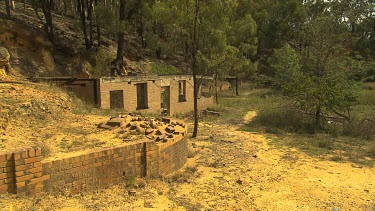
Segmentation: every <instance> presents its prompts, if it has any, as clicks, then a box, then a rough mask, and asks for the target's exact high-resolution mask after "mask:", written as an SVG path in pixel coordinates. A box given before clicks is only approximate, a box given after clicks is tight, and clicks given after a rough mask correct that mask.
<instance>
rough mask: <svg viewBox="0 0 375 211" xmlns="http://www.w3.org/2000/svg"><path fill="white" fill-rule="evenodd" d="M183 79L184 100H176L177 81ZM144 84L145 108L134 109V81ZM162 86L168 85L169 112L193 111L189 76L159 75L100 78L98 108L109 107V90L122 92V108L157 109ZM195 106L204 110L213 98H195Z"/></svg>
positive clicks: (159, 107) (192, 92) (177, 96)
mask: <svg viewBox="0 0 375 211" xmlns="http://www.w3.org/2000/svg"><path fill="white" fill-rule="evenodd" d="M180 81H185V83H186V86H185V93H186V95H185V100H183V101H181V100H180V99H179V92H180V89H179V82H180ZM138 83H147V99H148V108H147V109H141V110H139V109H137V88H136V86H137V84H138ZM162 87H169V90H170V92H169V103H170V105H169V109H170V111H169V114H170V115H175V114H179V113H186V112H190V111H193V106H194V104H193V103H194V85H193V79H192V77H191V76H159V77H154V78H153V77H139V78H136V77H129V78H126V77H124V78H101V79H100V81H99V90H100V91H99V96H100V100H99V101H100V102H99V107H101V108H103V109H109V108H111V104H110V91H118V90H121V91H122V92H123V96H124V98H123V101H124V103H123V105H124V109H125V110H126V111H129V112H132V111H139V112H141V113H160V112H161V92H162ZM198 105H199V109H206V108H207V107H209V106H212V105H213V97H209V98H205V97H201V98H200V99H198Z"/></svg>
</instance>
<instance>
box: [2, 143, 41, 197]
mask: <svg viewBox="0 0 375 211" xmlns="http://www.w3.org/2000/svg"><path fill="white" fill-rule="evenodd" d="M0 161H1V162H0V166H1V171H0V172H2V173H0V193H5V192H8V193H17V194H19V195H33V194H36V193H40V192H41V191H42V186H43V183H42V182H43V180H44V179H45V178H46V177H44V176H43V174H42V163H41V161H42V154H41V149H40V148H26V149H20V150H17V151H15V152H5V153H1V154H0Z"/></svg>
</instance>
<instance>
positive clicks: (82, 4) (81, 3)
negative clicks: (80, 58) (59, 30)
mask: <svg viewBox="0 0 375 211" xmlns="http://www.w3.org/2000/svg"><path fill="white" fill-rule="evenodd" d="M86 1H87V0H86ZM86 1H85V0H78V1H77V7H78V8H77V9H78V13H79V15H80V18H81V24H82V32H83V37H84V39H85V46H86V49H87V50H89V49H90V48H91V46H90V40H89V38H88V33H87V23H86V15H85V13H86V5H87V4H86Z"/></svg>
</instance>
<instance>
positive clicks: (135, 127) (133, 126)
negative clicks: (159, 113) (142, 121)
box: [129, 123, 138, 130]
mask: <svg viewBox="0 0 375 211" xmlns="http://www.w3.org/2000/svg"><path fill="white" fill-rule="evenodd" d="M137 127H138V125H137V124H134V123H133V124H132V125H131V126H130V128H129V129H130V130H135V129H137Z"/></svg>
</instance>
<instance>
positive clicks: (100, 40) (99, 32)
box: [95, 0, 102, 47]
mask: <svg viewBox="0 0 375 211" xmlns="http://www.w3.org/2000/svg"><path fill="white" fill-rule="evenodd" d="M98 4H99V3H98V0H95V6H96V7H97V6H98ZM96 30H97V34H96V35H97V37H96V39H97V40H98V47H100V46H101V44H102V32H101V28H100V24H99V21H98V19H96Z"/></svg>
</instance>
